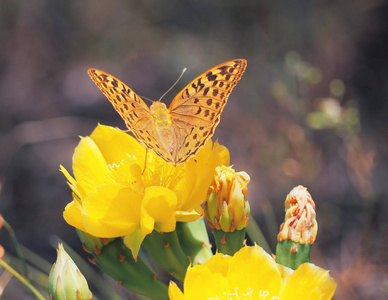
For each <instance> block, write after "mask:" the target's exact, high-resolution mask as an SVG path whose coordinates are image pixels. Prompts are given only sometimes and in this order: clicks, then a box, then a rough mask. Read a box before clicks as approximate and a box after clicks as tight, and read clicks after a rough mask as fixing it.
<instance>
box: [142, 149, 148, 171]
mask: <svg viewBox="0 0 388 300" xmlns="http://www.w3.org/2000/svg"><path fill="white" fill-rule="evenodd" d="M147 156H148V148H146V153H145V162H144V169H143V172H141V175H143V174H144V171H145V169H146V167H147Z"/></svg>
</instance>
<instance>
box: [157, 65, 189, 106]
mask: <svg viewBox="0 0 388 300" xmlns="http://www.w3.org/2000/svg"><path fill="white" fill-rule="evenodd" d="M186 71H187V68H184V69H183V70H182V73H181V75H180V76H179V78H178V79H177V81H175V83H174V84H173V85H172V86H171V87H170V88H169V89H168V90H167V92H165V93H164V94H163V95H162V97H160V98H159V100H158V101H160V100H162V98H163V97H164V96H166V95H167V94H168V92H169V91H171V90H172V88H173V87H174V86H176V84H177V83H178V82H179V80H181V78H182V76H183V74H185V72H186Z"/></svg>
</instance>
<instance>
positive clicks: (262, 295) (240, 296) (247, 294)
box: [209, 288, 279, 300]
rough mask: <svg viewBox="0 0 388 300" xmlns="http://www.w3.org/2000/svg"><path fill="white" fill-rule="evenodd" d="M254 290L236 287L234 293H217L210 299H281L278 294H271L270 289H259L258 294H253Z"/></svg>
mask: <svg viewBox="0 0 388 300" xmlns="http://www.w3.org/2000/svg"><path fill="white" fill-rule="evenodd" d="M253 292H254V291H253V290H252V289H250V288H248V291H247V292H245V293H244V292H243V293H242V292H240V293H239V291H238V288H234V292H232V293H223V294H222V295H217V296H214V297H210V298H209V300H276V299H279V297H277V296H271V295H270V294H269V292H268V291H261V290H260V291H259V294H258V295H256V294H255V295H253Z"/></svg>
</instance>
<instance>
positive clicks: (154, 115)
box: [88, 59, 247, 166]
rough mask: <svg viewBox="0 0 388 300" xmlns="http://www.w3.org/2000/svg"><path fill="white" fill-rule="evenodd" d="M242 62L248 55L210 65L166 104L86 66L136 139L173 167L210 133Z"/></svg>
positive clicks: (190, 155)
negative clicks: (149, 100) (148, 100)
mask: <svg viewBox="0 0 388 300" xmlns="http://www.w3.org/2000/svg"><path fill="white" fill-rule="evenodd" d="M246 65H247V62H246V60H244V59H235V60H231V61H227V62H224V63H222V64H219V65H217V66H215V67H213V68H211V69H210V70H208V71H206V72H205V73H203V74H202V75H200V76H198V77H197V78H195V79H194V80H193V81H192V82H190V83H189V84H188V85H187V86H186V87H185V88H184V89H183V90H182V91H180V92H179V94H178V95H176V96H175V98H174V99H173V101H172V102H171V104H170V106H169V108H168V109H167V107H166V105H165V104H164V103H162V102H160V101H155V102H154V103H153V104H152V105H151V106H150V107H148V105H147V104H145V103H144V101H143V100H142V99H141V98H140V97H139V96H138V95H137V94H136V93H135V92H134V91H133V90H132V89H130V88H129V87H128V86H127V85H126V84H124V83H123V82H121V81H120V80H119V79H117V78H115V77H114V76H112V75H110V74H108V73H106V72H104V71H100V70H97V69H89V70H88V74H89V76H90V77H91V78H92V80H93V81H94V83H95V84H96V85H97V86H98V87H99V89H100V90H101V92H102V93H103V94H104V95H105V96H106V97H107V98H108V100H109V101H110V102H111V103H112V105H113V107H114V108H115V109H116V111H117V112H118V113H119V114H120V116H121V118H122V119H123V120H124V122H125V124H126V125H127V127H128V129H129V130H130V131H132V133H133V134H134V135H135V136H136V138H137V139H138V140H139V141H141V142H142V143H143V144H144V145H145V146H146V147H147V148H148V149H150V150H152V151H153V152H155V153H156V154H157V155H158V156H159V157H160V158H162V159H163V160H164V161H166V162H167V163H170V164H174V165H175V166H176V165H178V164H182V163H184V162H186V161H188V160H189V159H190V158H191V157H192V156H194V155H195V154H196V153H197V151H198V150H199V149H200V148H201V147H202V146H204V145H205V143H206V141H207V140H208V139H209V138H210V137H211V136H213V133H214V130H215V128H216V127H217V125H218V123H219V122H220V115H221V112H222V110H223V109H224V107H225V104H226V102H227V100H228V97H229V94H230V93H231V92H232V90H233V88H234V87H235V86H236V84H237V82H238V81H239V80H240V78H241V76H242V74H243V73H244V71H245V68H246Z"/></svg>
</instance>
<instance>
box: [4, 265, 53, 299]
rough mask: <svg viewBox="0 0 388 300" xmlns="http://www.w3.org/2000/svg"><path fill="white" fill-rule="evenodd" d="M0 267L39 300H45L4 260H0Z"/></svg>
mask: <svg viewBox="0 0 388 300" xmlns="http://www.w3.org/2000/svg"><path fill="white" fill-rule="evenodd" d="M0 266H2V267H3V268H4V269H6V270H7V271H8V272H10V273H11V274H12V275H13V276H15V277H16V278H17V279H19V281H20V282H21V283H23V284H24V285H25V286H26V287H27V288H28V289H29V290H30V291H31V292H32V293H33V294H34V295H35V297H36V298H37V299H39V300H45V298H44V297H43V296H42V294H41V293H39V291H38V290H37V289H36V288H35V287H33V286H32V284H31V283H30V282H29V281H27V280H26V279H25V278H24V277H23V276H22V275H20V274H19V273H18V272H16V271H15V269H13V268H12V267H11V266H10V265H8V264H7V263H6V262H5V261H4V260H2V259H0Z"/></svg>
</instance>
